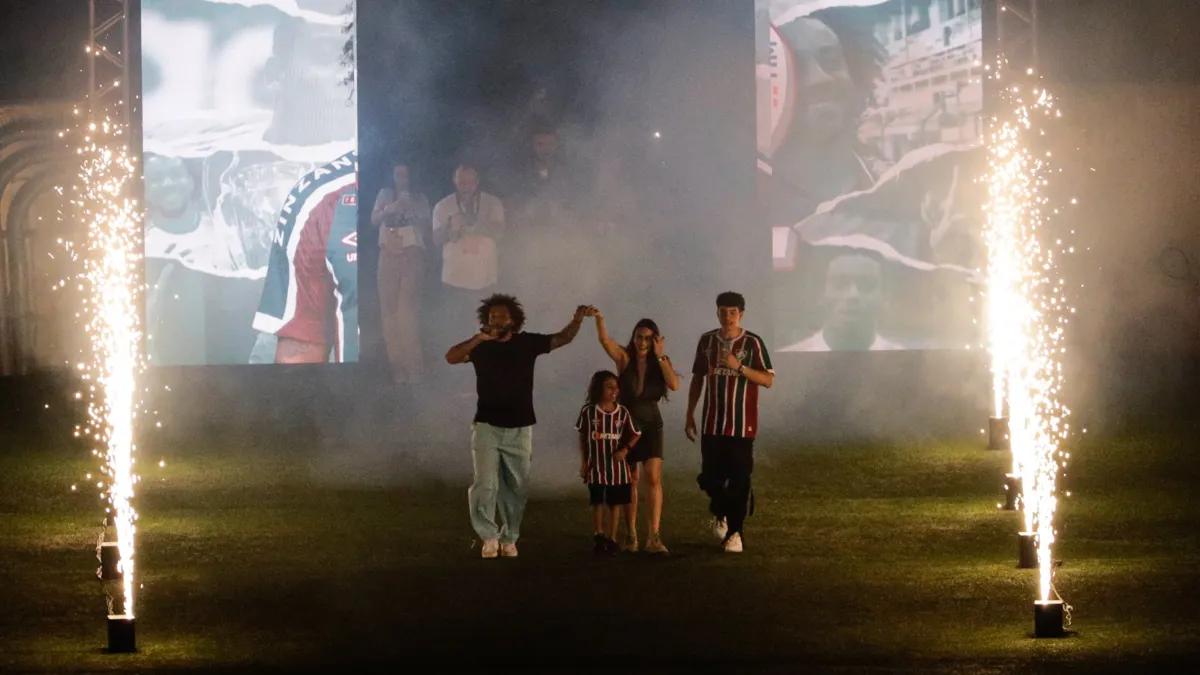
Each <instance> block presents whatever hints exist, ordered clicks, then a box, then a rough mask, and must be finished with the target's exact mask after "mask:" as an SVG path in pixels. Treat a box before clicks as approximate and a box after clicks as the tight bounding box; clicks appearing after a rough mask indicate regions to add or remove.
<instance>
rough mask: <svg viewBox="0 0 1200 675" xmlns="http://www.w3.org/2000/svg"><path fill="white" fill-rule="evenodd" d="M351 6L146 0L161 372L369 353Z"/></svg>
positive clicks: (146, 96) (149, 218) (147, 120)
mask: <svg viewBox="0 0 1200 675" xmlns="http://www.w3.org/2000/svg"><path fill="white" fill-rule="evenodd" d="M352 12H353V4H352V0H237V1H233V0H143V2H142V5H141V50H142V63H141V73H142V75H141V79H142V92H143V97H142V100H143V107H142V127H143V136H142V144H143V153H144V157H143V162H144V172H145V208H146V212H145V254H146V270H145V272H146V282H147V293H146V327H147V330H146V332H147V354H148V356H149V359H150V364H151V365H165V366H181V365H211V364H243V363H274V362H306V361H307V362H312V361H317V362H328V361H353V360H356V359H357V355H358V311H357V280H358V276H357V275H358V271H357V257H358V253H357V234H356V222H357V203H358V202H357V155H356V148H357V106H356V100H355V88H354V75H353V69H352V66H353V64H352V62H351V60H352V58H353V49H351V47H352V45H353V38H354V36H353V33H352V31H351V27H352V24H351V20H352Z"/></svg>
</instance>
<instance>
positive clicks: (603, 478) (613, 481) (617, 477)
mask: <svg viewBox="0 0 1200 675" xmlns="http://www.w3.org/2000/svg"><path fill="white" fill-rule="evenodd" d="M575 430H576V431H578V432H580V434H581V435H582V436H583V437H584V439H585V440H586V442H587V458H588V466H589V467H591V469H590V470H589V471H588V477H587V482H588V483H591V484H593V485H625V484H626V483H628V482H629V465H628V464H626V463H625V460H623V459H622V460H619V461H618V460H617V458H616V457H615V456H614V455H616V454H617V451H618V450H620V449H621V445H622V439H624V440H627V441H632V440H633V439H635V438H637V437H639V436H641V432H640V431H638V428H637V426H636V425H635V424H634V422H633V417H632V416H630V414H629V410H628V409H627V408H626V407H625V406H623V405H618V406H617V407H616V408H615V409H614V410H613V411H612V412H604V411H603V410H601V409H600V406H598V405H595V404H592V405H586V406H584V407H583V409H582V410H580V411H579V419H578V420H577V421H576V422H575Z"/></svg>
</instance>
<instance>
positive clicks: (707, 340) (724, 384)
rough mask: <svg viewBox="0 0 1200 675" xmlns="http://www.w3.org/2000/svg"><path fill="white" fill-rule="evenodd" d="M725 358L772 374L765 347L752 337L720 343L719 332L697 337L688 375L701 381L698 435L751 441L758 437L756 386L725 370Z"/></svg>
mask: <svg viewBox="0 0 1200 675" xmlns="http://www.w3.org/2000/svg"><path fill="white" fill-rule="evenodd" d="M725 354H733V356H734V357H735V358H736V359H737V360H738V361H739V362H740V363H741V364H742V365H743V366H745V367H747V368H753V369H755V370H761V371H765V372H768V373H773V372H775V371H774V369H773V368H772V367H771V355H770V354H768V353H767V346H766V344H764V343H763V341H762V338H760V337H759V336H757V335H755V334H754V333H751V332H750V331H748V330H743V331H742V334H741V335H739V336H738V337H736V338H734V339H732V340H725V339H723V338H722V337H721V331H719V330H711V331H709V332H707V333H705V334H704V335H701V336H700V342H699V344H697V345H696V360H695V362H694V363H693V365H692V375H694V376H696V377H703V378H705V381H704V382H705V387H704V390H705V391H704V412H703V416H702V418H701V425H700V433H701V434H703V435H705V436H739V437H742V438H754V437H755V435H756V434H757V433H758V385H757V384H754V383H753V382H751V381H750V380H749V379H748V378H746V376H745V375H743V374H741V373H739V372H738V371H737V369H735V368H729V367H727V366H726V365H725Z"/></svg>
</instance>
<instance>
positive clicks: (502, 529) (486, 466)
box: [467, 422, 533, 543]
mask: <svg viewBox="0 0 1200 675" xmlns="http://www.w3.org/2000/svg"><path fill="white" fill-rule="evenodd" d="M532 455H533V427H517V428H515V429H505V428H503V427H494V426H492V425H490V424H484V423H483V422H476V423H475V424H474V425H472V432H471V461H472V464H473V465H474V468H475V480H474V481H473V482H472V483H471V487H470V489H468V490H467V503H468V504H469V505H470V508H471V527H473V528H475V533H476V534H478V535H479V538H480V539H482V540H484V541H488V540H490V539H499V540H500V541H502V542H506V543H513V542H516V541H517V538H518V537H520V536H521V516H522V515H524V513H525V501H526V499H528V497H529V460H530V457H531V456H532ZM497 506H498V507H500V522H501V524H500V525H497V524H496V507H497Z"/></svg>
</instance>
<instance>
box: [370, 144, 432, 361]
mask: <svg viewBox="0 0 1200 675" xmlns="http://www.w3.org/2000/svg"><path fill="white" fill-rule="evenodd" d="M371 225H373V226H375V227H378V228H379V276H378V279H379V313H380V318H381V319H382V324H383V339H384V343H385V345H386V347H387V356H388V363H389V364H390V365H391V368H392V377H393V378H394V380H395V381H396V382H397V383H399V384H418V383H420V382H421V379H422V370H423V367H422V363H423V361H424V359H423V355H422V350H421V289H422V287H423V286H424V280H425V249H426V247H427V246H428V245H429V241H430V238H431V236H432V232H431V214H430V209H429V200H428V199H426V198H425V195H423V194H420V193H417V192H413V191H412V190H411V189H410V187H409V170H408V166H407V165H405V164H403V163H394V164H393V165H392V184H391V185H389V186H387V187H384V188H383V189H381V190H380V191H379V194H378V196H377V197H376V198H375V208H374V209H373V210H372V211H371Z"/></svg>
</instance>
